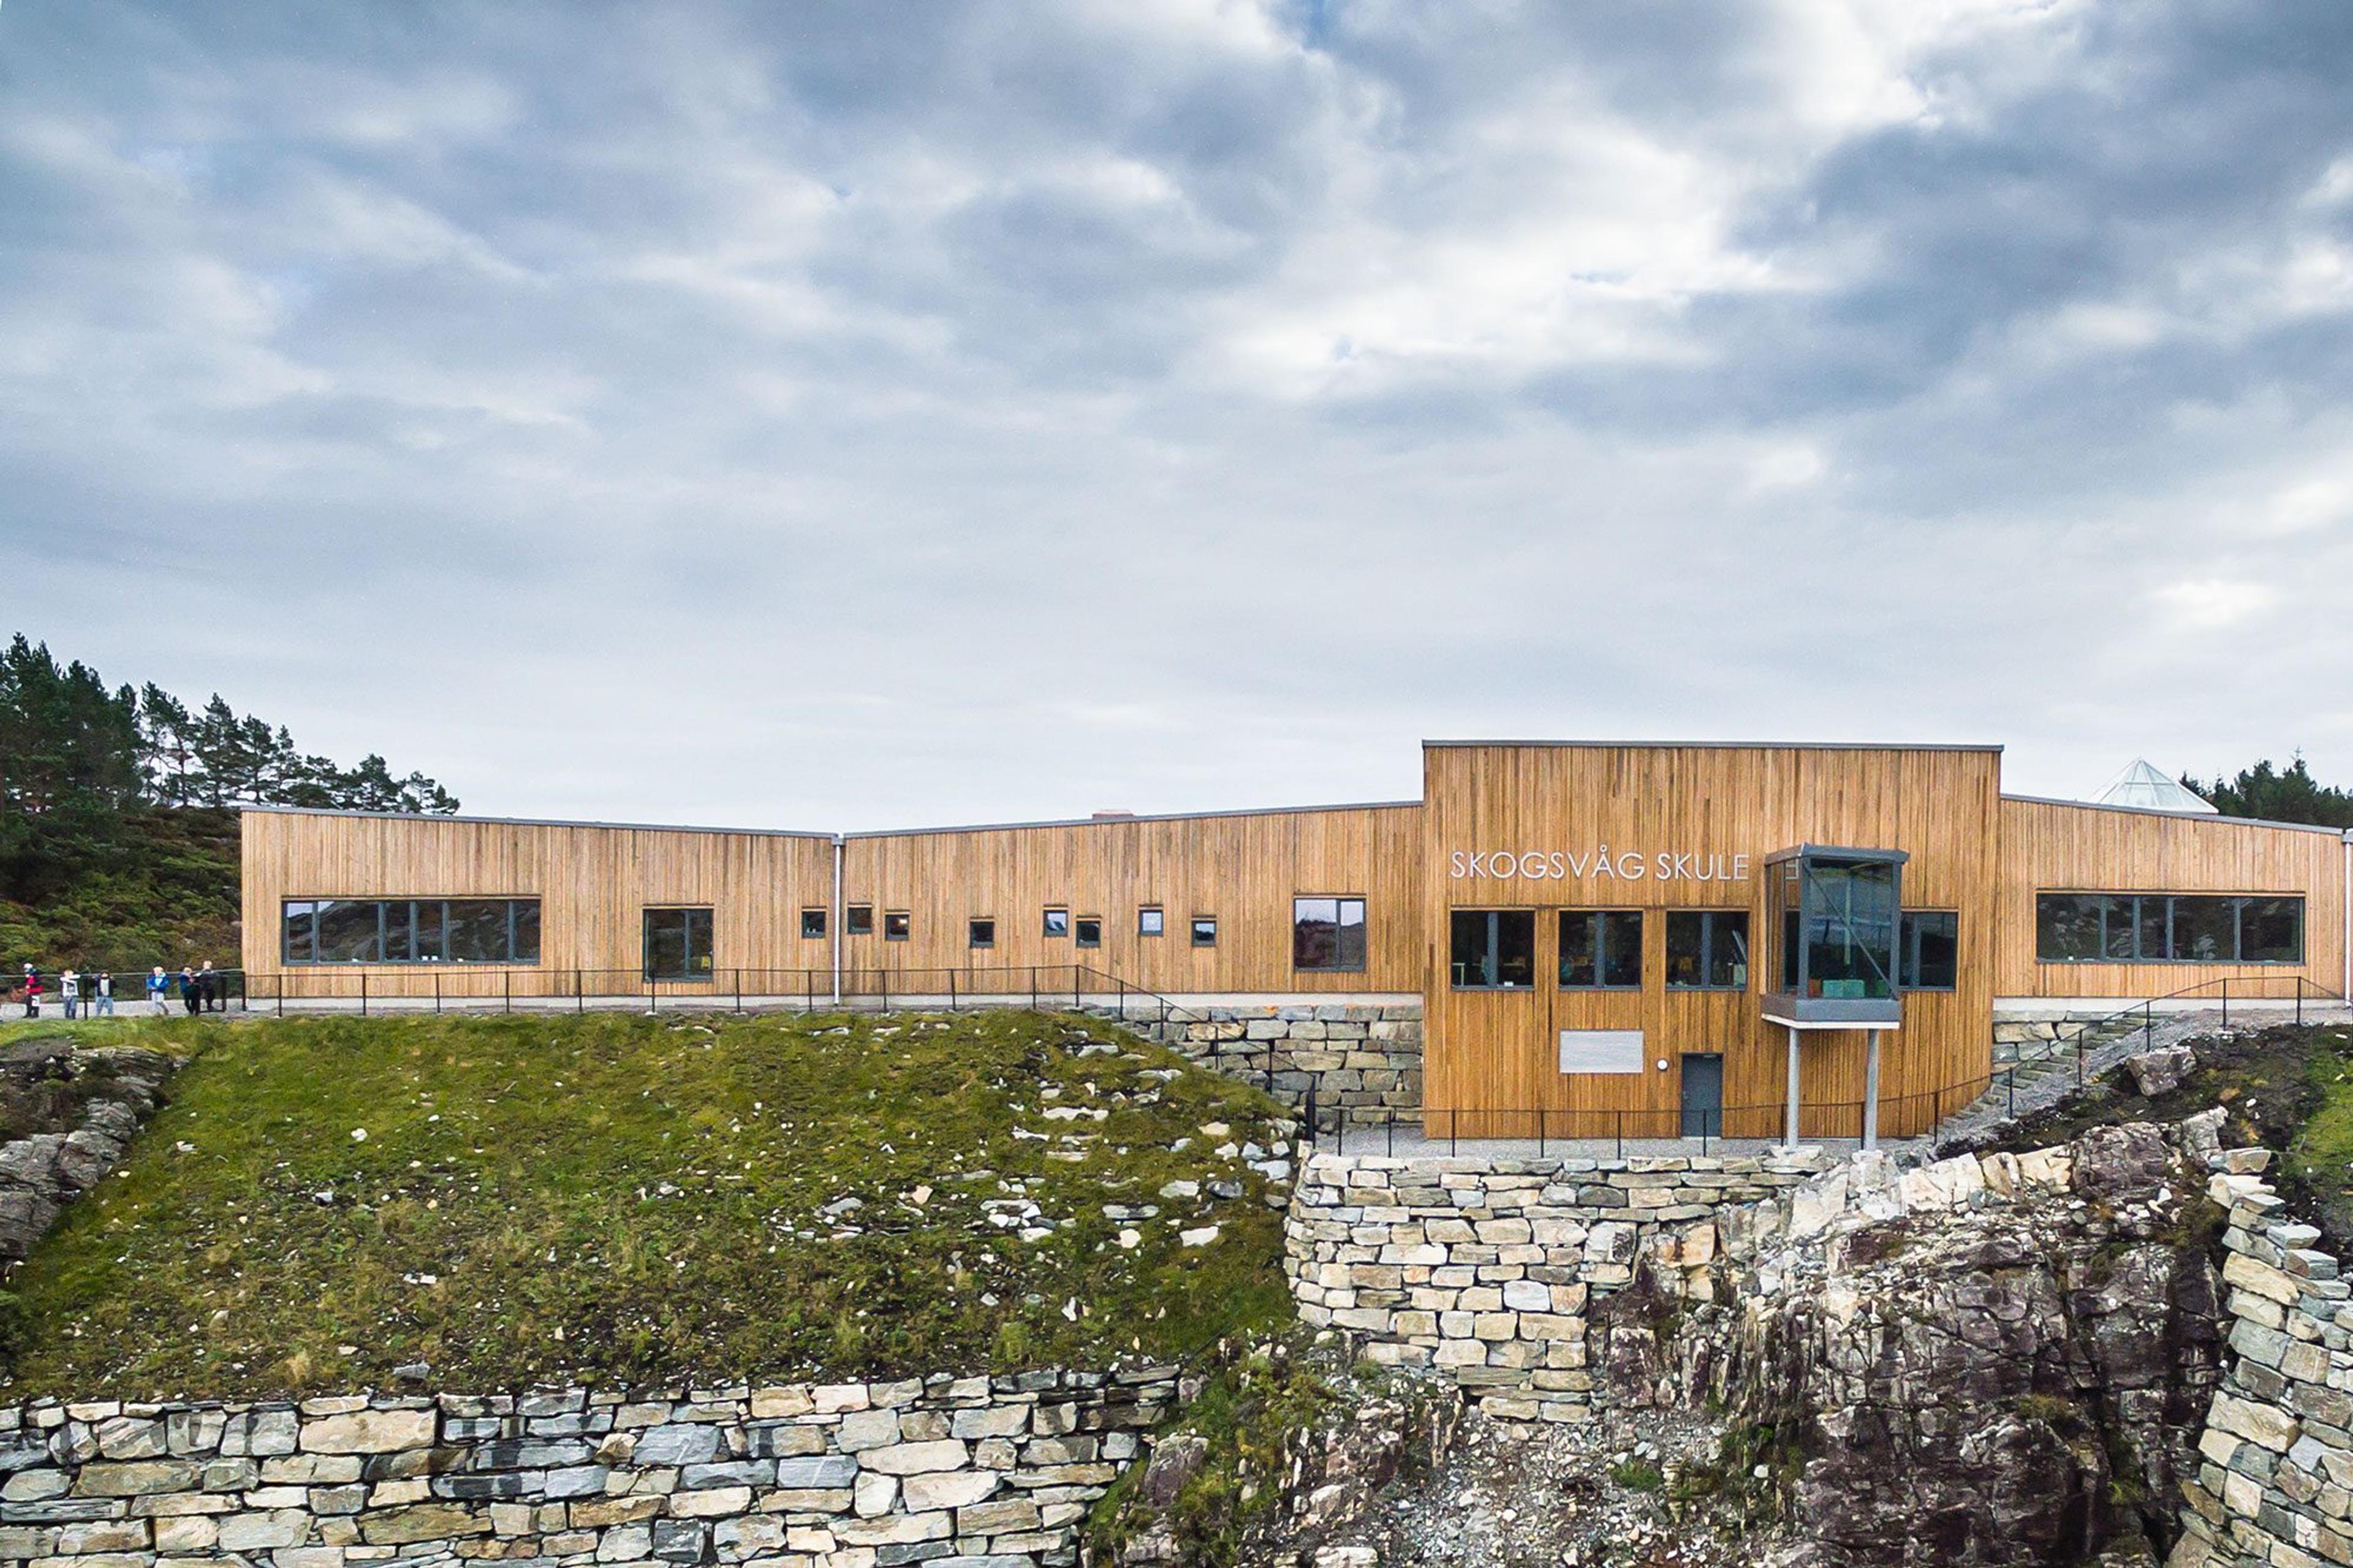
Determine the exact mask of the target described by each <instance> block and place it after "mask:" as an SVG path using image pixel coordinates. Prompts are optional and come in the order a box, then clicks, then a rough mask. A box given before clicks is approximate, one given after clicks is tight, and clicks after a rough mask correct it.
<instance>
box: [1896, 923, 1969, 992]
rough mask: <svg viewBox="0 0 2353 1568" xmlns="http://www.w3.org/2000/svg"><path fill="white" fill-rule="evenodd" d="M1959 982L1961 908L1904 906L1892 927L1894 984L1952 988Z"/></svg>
mask: <svg viewBox="0 0 2353 1568" xmlns="http://www.w3.org/2000/svg"><path fill="white" fill-rule="evenodd" d="M1960 984H1961V912H1960V911H1959V910H1905V911H1904V915H1903V919H1902V921H1900V923H1899V924H1898V925H1897V927H1896V931H1895V988H1896V989H1897V990H1899V991H1953V990H1957V989H1958V988H1959V986H1960Z"/></svg>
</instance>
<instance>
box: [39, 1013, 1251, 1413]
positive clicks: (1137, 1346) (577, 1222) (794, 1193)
mask: <svg viewBox="0 0 2353 1568" xmlns="http://www.w3.org/2000/svg"><path fill="white" fill-rule="evenodd" d="M111 1032H112V1033H114V1034H118V1035H121V1036H122V1037H127V1038H135V1039H140V1040H142V1041H147V1042H150V1043H152V1042H154V1041H158V1040H161V1041H165V1042H170V1043H172V1044H174V1045H176V1046H178V1047H181V1048H183V1049H185V1048H187V1046H188V1043H189V1041H190V1039H191V1038H194V1039H195V1040H198V1041H201V1042H202V1044H201V1048H200V1049H197V1050H196V1051H195V1055H194V1057H193V1059H192V1060H191V1061H190V1063H189V1065H188V1066H186V1067H185V1068H183V1069H182V1071H181V1072H180V1074H179V1076H178V1078H177V1079H175V1080H174V1084H173V1087H172V1089H171V1095H172V1103H171V1104H169V1105H168V1106H166V1107H165V1108H164V1110H161V1111H160V1112H158V1113H157V1115H156V1117H155V1119H154V1120H153V1122H152V1123H151V1124H150V1126H149V1127H148V1129H147V1131H145V1133H144V1134H143V1135H142V1137H141V1139H140V1140H139V1141H138V1142H137V1143H136V1144H134V1146H133V1148H132V1152H131V1154H130V1156H129V1158H128V1159H127V1160H126V1161H125V1163H124V1164H123V1166H122V1167H121V1170H120V1171H119V1172H118V1173H116V1174H115V1176H113V1177H112V1178H111V1179H110V1180H108V1181H107V1182H106V1183H105V1184H103V1185H102V1186H101V1187H100V1191H99V1192H98V1193H97V1194H92V1196H91V1197H90V1198H89V1199H86V1200H85V1201H84V1202H82V1203H80V1204H79V1205H75V1207H74V1208H73V1209H72V1210H70V1211H69V1214H68V1215H67V1217H66V1219H65V1221H64V1222H63V1223H62V1224H61V1225H60V1226H59V1227H58V1230H57V1231H56V1232H55V1233H54V1234H53V1235H52V1236H51V1237H49V1239H48V1240H47V1242H46V1243H45V1244H44V1245H43V1246H42V1247H40V1248H38V1249H37V1251H36V1252H35V1254H34V1256H33V1257H32V1258H30V1259H28V1260H27V1261H26V1264H25V1265H24V1266H23V1268H21V1269H20V1270H19V1271H18V1273H17V1276H16V1279H15V1280H14V1281H12V1284H13V1285H14V1286H15V1288H16V1290H17V1292H18V1294H19V1296H20V1297H21V1299H22V1300H23V1303H24V1306H25V1310H26V1318H27V1331H26V1347H25V1350H24V1352H23V1354H22V1356H21V1358H20V1359H19V1361H18V1363H17V1369H16V1379H15V1382H16V1392H18V1393H19V1394H26V1393H57V1394H67V1393H71V1394H79V1395H81V1396H85V1397H94V1396H98V1395H100V1394H112V1395H120V1396H122V1397H134V1398H135V1397H141V1396H147V1395H165V1394H237V1395H256V1394H274V1393H284V1392H300V1391H307V1390H313V1389H322V1388H331V1387H353V1386H360V1385H368V1384H383V1383H385V1382H386V1381H388V1379H389V1377H390V1374H391V1372H392V1370H393V1368H395V1367H396V1366H398V1365H400V1364H402V1363H407V1362H418V1361H421V1362H425V1363H429V1364H430V1365H431V1366H432V1367H433V1368H434V1371H435V1376H436V1379H437V1381H438V1382H440V1383H442V1384H444V1385H447V1386H453V1387H486V1388H494V1387H504V1386H512V1385H514V1384H525V1383H530V1382H534V1381H540V1380H551V1379H557V1378H565V1379H572V1378H577V1379H583V1380H586V1381H591V1382H596V1383H602V1384H623V1385H628V1384H649V1383H694V1382H698V1381H702V1382H708V1381H712V1380H719V1381H737V1380H741V1379H744V1378H753V1377H779V1378H781V1377H797V1376H818V1375H826V1376H835V1375H838V1376H845V1377H848V1376H900V1375H908V1374H912V1373H927V1372H934V1371H943V1370H949V1371H955V1370H965V1369H972V1370H978V1369H981V1368H988V1369H991V1370H997V1371H1008V1370H1016V1369H1021V1368H1028V1367H1034V1366H1045V1365H1070V1366H1102V1365H1104V1364H1106V1363H1108V1362H1109V1361H1110V1360H1112V1359H1113V1357H1115V1356H1118V1355H1121V1354H1123V1353H1125V1354H1129V1355H1141V1356H1150V1357H1156V1358H1167V1357H1184V1356H1189V1355H1194V1354H1197V1353H1198V1352H1202V1351H1203V1350H1205V1349H1206V1348H1208V1347H1209V1346H1211V1345H1214V1344H1216V1343H1217V1342H1219V1341H1220V1340H1224V1339H1226V1338H1228V1337H1229V1336H1233V1335H1236V1334H1244V1333H1264V1332H1267V1331H1271V1330H1273V1329H1275V1328H1277V1327H1279V1326H1281V1325H1282V1324H1284V1323H1287V1322H1289V1321H1291V1301H1290V1296H1289V1293H1288V1291H1287V1289H1285V1287H1284V1284H1283V1280H1282V1271H1281V1266H1280V1265H1281V1256H1282V1236H1281V1228H1282V1221H1281V1216H1280V1215H1279V1213H1278V1212H1277V1211H1276V1210H1275V1209H1273V1208H1270V1207H1269V1206H1268V1205H1267V1204H1266V1203H1265V1202H1264V1197H1265V1186H1264V1184H1263V1182H1262V1180H1261V1178H1260V1177H1259V1176H1258V1175H1257V1174H1255V1173H1252V1172H1250V1171H1249V1170H1248V1169H1247V1168H1246V1167H1245V1166H1244V1165H1243V1164H1242V1163H1240V1161H1239V1160H1238V1159H1235V1158H1232V1157H1229V1156H1220V1155H1219V1153H1218V1152H1217V1151H1218V1149H1219V1147H1221V1146H1224V1145H1225V1144H1226V1143H1228V1142H1231V1143H1235V1144H1239V1143H1242V1142H1250V1141H1253V1140H1254V1141H1255V1142H1258V1143H1260V1144H1261V1146H1263V1147H1268V1148H1271V1147H1273V1146H1274V1145H1275V1144H1276V1143H1277V1142H1278V1141H1279V1140H1278V1136H1277V1132H1276V1131H1275V1130H1274V1128H1273V1127H1272V1125H1271V1123H1273V1122H1274V1121H1276V1120H1277V1119H1278V1118H1279V1117H1280V1116H1281V1114H1282V1113H1281V1111H1280V1110H1279V1108H1278V1107H1276V1106H1275V1104H1274V1103H1273V1102H1272V1101H1271V1100H1268V1099H1266V1098H1265V1097H1264V1096H1262V1095H1261V1094H1259V1093H1258V1092H1257V1091H1255V1090H1253V1089H1247V1088H1244V1087H1242V1086H1240V1085H1238V1084H1234V1083H1231V1082H1229V1081H1228V1080H1226V1079H1219V1078H1218V1077H1215V1076H1214V1075H1210V1074H1208V1073H1204V1072H1201V1071H1198V1070H1196V1069H1190V1068H1186V1067H1185V1064H1184V1063H1183V1062H1182V1060H1181V1058H1177V1057H1176V1056H1175V1055H1174V1053H1171V1052H1167V1051H1165V1050H1163V1049H1161V1048H1159V1047H1153V1046H1149V1045H1146V1044H1144V1043H1143V1042H1141V1041H1138V1040H1136V1039H1134V1037H1130V1036H1126V1035H1124V1034H1122V1033H1120V1032H1118V1031H1116V1030H1115V1029H1113V1028H1112V1027H1111V1026H1108V1025H1105V1024H1103V1023H1101V1022H1100V1021H1096V1020H1092V1019H1080V1018H1073V1017H1061V1016H1040V1015H1037V1014H1029V1013H1018V1014H1017V1013H994V1014H988V1015H981V1016H976V1015H965V1016H956V1017H949V1016H930V1017H925V1016H909V1015H893V1016H885V1017H881V1018H876V1017H860V1018H854V1019H853V1018H826V1017H818V1018H814V1019H800V1018H790V1019H786V1018H776V1017H757V1018H739V1019H721V1018H710V1019H696V1018H686V1017H663V1018H650V1017H643V1016H622V1015H604V1016H596V1015H591V1016H586V1017H582V1018H573V1019H548V1018H497V1017H493V1018H457V1017H448V1018H395V1019H371V1020H361V1019H349V1018H344V1019H328V1018H308V1019H287V1020H282V1021H276V1020H265V1021H258V1022H254V1023H248V1024H241V1025H237V1026H227V1027H224V1026H220V1025H217V1024H213V1025H204V1024H199V1023H197V1022H196V1021H195V1020H188V1021H185V1023H180V1022H174V1023H171V1024H164V1023H158V1024H154V1025H128V1024H127V1025H124V1026H118V1028H117V1029H116V1030H114V1031H111ZM192 1032H194V1033H193V1034H192ZM1090 1039H1092V1040H1096V1041H1110V1042H1114V1043H1115V1047H1116V1048H1115V1049H1114V1050H1113V1051H1110V1052H1109V1053H1102V1052H1100V1051H1099V1052H1098V1053H1097V1054H1089V1055H1080V1054H1078V1047H1080V1046H1081V1045H1082V1044H1084V1043H1085V1042H1087V1041H1088V1040H1090ZM1167 1073H1174V1074H1175V1075H1176V1076H1174V1077H1169V1078H1164V1077H1162V1076H1161V1075H1163V1074H1167ZM1057 1107H1065V1108H1072V1109H1075V1110H1078V1111H1079V1112H1080V1115H1079V1116H1078V1117H1077V1118H1076V1119H1075V1120H1072V1119H1055V1120H1049V1119H1047V1117H1046V1115H1045V1114H1044V1113H1045V1112H1046V1111H1047V1110H1050V1109H1054V1108H1057ZM1097 1112H1101V1113H1103V1119H1102V1120H1100V1121H1098V1120H1096V1113H1097ZM1217 1122H1222V1123H1225V1124H1226V1126H1227V1127H1228V1128H1229V1133H1228V1134H1226V1135H1223V1136H1210V1135H1205V1134H1204V1133H1203V1132H1202V1131H1201V1128H1202V1127H1203V1126H1204V1125H1205V1124H1210V1123H1217ZM1180 1142H1181V1143H1183V1144H1184V1145H1185V1146H1184V1147H1183V1148H1181V1149H1179V1148H1177V1147H1176V1145H1177V1144H1179V1143H1180ZM1058 1155H1063V1156H1068V1158H1058V1157H1057V1156H1058ZM1178 1179H1183V1180H1188V1181H1195V1182H1198V1183H1200V1184H1202V1196H1201V1197H1200V1198H1199V1199H1163V1198H1161V1197H1159V1196H1158V1195H1157V1194H1158V1193H1159V1191H1160V1189H1161V1187H1162V1186H1163V1185H1164V1184H1166V1183H1168V1182H1170V1181H1173V1180H1178ZM1212 1179H1215V1180H1219V1181H1233V1182H1237V1183H1239V1184H1240V1185H1241V1186H1242V1188H1243V1189H1244V1190H1243V1194H1242V1196H1241V1197H1240V1198H1238V1199H1233V1200H1230V1201H1226V1202H1215V1201H1212V1200H1211V1198H1210V1196H1209V1194H1208V1182H1209V1181H1211V1180H1212ZM851 1200H854V1201H855V1206H849V1205H850V1203H851ZM992 1203H995V1204H996V1205H997V1208H996V1209H995V1210H994V1212H995V1213H996V1214H997V1215H1003V1216H1006V1217H1008V1218H1012V1217H1013V1216H1016V1215H1018V1214H1019V1212H1020V1211H1019V1208H1018V1205H1023V1204H1034V1205H1037V1208H1038V1210H1039V1212H1040V1213H1041V1214H1042V1215H1045V1216H1046V1217H1049V1218H1050V1219H1052V1220H1054V1221H1056V1222H1057V1224H1056V1225H1055V1226H1054V1228H1053V1229H1052V1230H1051V1232H1050V1234H1045V1235H1039V1236H1035V1237H1032V1238H1030V1239H1024V1238H1023V1237H1022V1235H1021V1234H1020V1233H1021V1230H1022V1229H1023V1225H1022V1224H1021V1223H1015V1224H1010V1225H1000V1224H997V1223H992V1221H991V1217H990V1215H991V1213H992V1210H991V1208H990V1206H989V1205H991V1204H992ZM1106 1205H1112V1206H1119V1205H1124V1206H1127V1207H1129V1208H1142V1207H1145V1206H1147V1205H1157V1207H1158V1208H1159V1210H1160V1214H1159V1215H1158V1217H1156V1218H1153V1219H1141V1218H1137V1219H1129V1220H1113V1219H1112V1218H1111V1217H1109V1216H1108V1215H1106V1214H1105V1213H1104V1209H1105V1207H1106ZM828 1210H829V1211H830V1212H828ZM1212 1222H1214V1223H1215V1224H1216V1225H1217V1226H1219V1232H1218V1236H1217V1238H1216V1240H1215V1241H1214V1242H1211V1243H1210V1244H1208V1245H1206V1246H1197V1247H1186V1246H1184V1245H1183V1244H1182V1242H1181V1240H1180V1238H1179V1237H1178V1234H1177V1233H1178V1231H1179V1230H1180V1229H1184V1228H1191V1227H1195V1226H1207V1225H1208V1224H1210V1223H1212ZM1131 1228H1132V1229H1133V1230H1134V1232H1135V1233H1136V1235H1135V1236H1134V1237H1133V1238H1132V1240H1131V1245H1130V1246H1128V1247H1123V1246H1121V1245H1120V1241H1121V1233H1122V1231H1123V1230H1124V1229H1131Z"/></svg>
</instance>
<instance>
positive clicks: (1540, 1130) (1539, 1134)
mask: <svg viewBox="0 0 2353 1568" xmlns="http://www.w3.org/2000/svg"><path fill="white" fill-rule="evenodd" d="M1544 1155H1545V1108H1544V1107H1543V1106H1541V1105H1539V1106H1537V1107H1536V1158H1537V1159H1539V1160H1541V1159H1543V1158H1544Z"/></svg>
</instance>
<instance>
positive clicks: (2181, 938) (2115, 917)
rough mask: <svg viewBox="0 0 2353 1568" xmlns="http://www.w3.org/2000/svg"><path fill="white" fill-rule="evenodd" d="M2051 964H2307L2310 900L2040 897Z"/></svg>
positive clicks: (2039, 927) (2040, 934) (2037, 934)
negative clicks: (2306, 908)
mask: <svg viewBox="0 0 2353 1568" xmlns="http://www.w3.org/2000/svg"><path fill="white" fill-rule="evenodd" d="M2034 956H2035V957H2036V958H2037V959H2038V960H2039V961H2041V962H2042V963H2303V962H2304V900H2303V899H2301V898H2298V897H2295V896H2292V895H2288V894H2275V893H2265V894H2252V895H2241V894H2234V893H2037V894H2036V895H2035V897H2034Z"/></svg>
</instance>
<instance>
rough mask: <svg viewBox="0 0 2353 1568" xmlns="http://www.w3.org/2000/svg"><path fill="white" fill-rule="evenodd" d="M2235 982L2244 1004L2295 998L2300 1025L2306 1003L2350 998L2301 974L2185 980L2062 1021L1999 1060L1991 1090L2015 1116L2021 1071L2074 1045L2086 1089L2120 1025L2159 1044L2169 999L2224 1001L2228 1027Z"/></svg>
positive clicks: (2223, 1021) (2078, 1078) (2078, 1072)
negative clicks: (2029, 1046)
mask: <svg viewBox="0 0 2353 1568" xmlns="http://www.w3.org/2000/svg"><path fill="white" fill-rule="evenodd" d="M2234 986H2235V987H2236V988H2237V995H2238V1000H2239V1001H2240V1003H2241V1004H2242V1005H2244V1004H2246V1003H2250V1002H2263V1003H2269V1004H2274V1005H2276V1004H2278V1003H2280V1002H2282V1001H2286V1002H2289V1003H2291V1004H2292V1005H2294V1007H2295V1022H2296V1023H2298V1024H2302V1023H2303V1022H2304V1008H2305V1004H2306V1002H2343V1001H2344V1000H2345V998H2344V997H2343V996H2341V995H2339V994H2337V992H2334V991H2331V990H2329V989H2328V988H2327V986H2325V985H2322V984H2319V983H2318V982H2316V981H2313V980H2310V979H2307V978H2306V977H2305V976H2304V975H2301V974H2225V975H2222V976H2221V977H2219V978H2217V979H2213V980H2201V981H2200V982H2199V983H2198V984H2195V985H2185V986H2183V987H2182V988H2181V989H2180V990H2179V991H2168V992H2167V993H2166V994H2164V995H2162V996H2152V997H2148V998H2147V999H2145V1000H2142V1001H2138V1002H2135V1003H2133V1004H2132V1005H2130V1006H2126V1007H2120V1008H2118V1009H2117V1010H2116V1011H2115V1012H2113V1013H2107V1014H2104V1015H2102V1016H2098V1017H2095V1018H2086V1019H2081V1020H2077V1019H2066V1020H2063V1021H2061V1025H2060V1028H2061V1029H2062V1030H2064V1031H2067V1032H2054V1033H2053V1035H2052V1038H2051V1040H2050V1041H2049V1042H2047V1043H2046V1044H2044V1045H2042V1047H2039V1048H2037V1049H2036V1050H2035V1051H2034V1052H2033V1053H2032V1054H2031V1055H2028V1054H2024V1053H2021V1054H2019V1055H2016V1056H2013V1057H2012V1058H2010V1060H2009V1061H2007V1062H1998V1063H1996V1064H1995V1065H1994V1072H1993V1084H1992V1086H1991V1091H1992V1092H1994V1093H1997V1094H2000V1095H2001V1096H2002V1097H2003V1107H2002V1109H2003V1113H2004V1114H2005V1115H2015V1114H2016V1113H2017V1110H2018V1075H2019V1074H2020V1072H2021V1071H2023V1070H2025V1069H2027V1068H2033V1067H2036V1066H2039V1065H2041V1064H2042V1063H2044V1062H2047V1061H2050V1060H2051V1059H2052V1058H2054V1057H2057V1056H2059V1055H2060V1054H2061V1053H2062V1052H2064V1051H2070V1050H2072V1051H2073V1056H2074V1062H2073V1066H2074V1069H2075V1087H2076V1088H2078V1089H2081V1088H2083V1087H2084V1085H2085V1084H2086V1083H2087V1082H2088V1081H2089V1077H2090V1074H2089V1069H2088V1068H2087V1067H2086V1066H2085V1062H2086V1060H2087V1058H2089V1057H2090V1055H2091V1053H2092V1051H2093V1049H2094V1047H2097V1046H2100V1045H2105V1044H2106V1043H2107V1042H2108V1040H2113V1039H2117V1038H2121V1037H2122V1036H2121V1035H2120V1034H2118V1033H2114V1032H2112V1031H2115V1030H2116V1026H2117V1025H2119V1024H2125V1023H2127V1022H2129V1021H2131V1020H2134V1019H2137V1020H2139V1030H2140V1034H2141V1038H2142V1041H2143V1045H2144V1048H2146V1047H2147V1046H2151V1045H2154V1044H2155V1043H2156V1040H2157V1019H2158V1008H2159V1007H2160V1006H2162V1005H2165V1004H2167V1003H2176V1004H2178V1003H2181V1002H2184V1001H2189V1000H2191V999H2193V998H2199V997H2213V998H2215V999H2217V1000H2219V1001H2220V1003H2221V1010H2222V1018H2221V1027H2223V1028H2226V1029H2227V1028H2229V1027H2230V1026H2231V1000H2232V987H2234ZM2180 1011H2182V1009H2181V1008H2179V1007H2178V1006H2176V1007H2172V1008H2168V1012H2180ZM2094 1035H2105V1036H2106V1038H2105V1039H2096V1040H2095V1039H2094V1038H2093V1037H2094Z"/></svg>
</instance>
